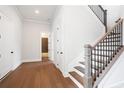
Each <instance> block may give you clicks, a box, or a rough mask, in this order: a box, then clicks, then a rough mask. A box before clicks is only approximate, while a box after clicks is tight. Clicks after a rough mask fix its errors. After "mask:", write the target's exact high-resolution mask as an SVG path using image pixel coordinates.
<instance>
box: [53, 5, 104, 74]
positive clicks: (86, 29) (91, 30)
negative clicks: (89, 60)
mask: <svg viewBox="0 0 124 93" xmlns="http://www.w3.org/2000/svg"><path fill="white" fill-rule="evenodd" d="M58 20H60V21H58ZM58 24H60V25H61V27H62V35H63V36H62V38H63V41H62V42H63V46H62V47H63V48H62V51H63V52H64V54H63V56H64V61H63V62H62V65H61V66H63V67H62V72H63V73H67V72H68V66H69V64H72V62H73V60H74V59H76V58H77V57H78V56H79V55H80V54H83V53H84V49H83V47H84V45H85V44H93V43H94V42H95V41H96V40H98V38H99V37H100V36H101V35H102V34H103V33H104V31H105V30H104V26H103V25H102V23H101V22H100V21H99V19H98V18H97V17H96V16H95V15H94V13H93V12H92V11H91V10H90V9H89V7H88V6H61V7H60V9H59V10H58V11H57V13H56V15H55V18H54V21H53V32H54V33H55V28H56V27H57V25H58ZM54 43H55V42H54ZM54 45H56V44H54ZM54 50H55V49H54ZM54 52H55V55H57V54H56V51H54ZM56 57H57V56H56ZM56 57H55V59H54V60H55V62H56V59H57V58H56ZM82 57H83V56H82Z"/></svg>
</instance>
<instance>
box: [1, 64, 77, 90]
mask: <svg viewBox="0 0 124 93" xmlns="http://www.w3.org/2000/svg"><path fill="white" fill-rule="evenodd" d="M0 87H3V88H74V87H77V86H76V85H75V84H74V83H73V82H72V81H71V80H70V79H69V78H64V77H63V76H62V74H61V72H60V71H59V70H58V69H57V68H56V67H55V65H54V64H52V63H50V62H43V63H42V62H38V63H24V64H22V65H21V66H19V67H18V68H17V69H16V70H15V71H13V72H12V73H11V74H10V75H9V76H8V77H7V78H5V79H4V80H3V81H2V82H1V83H0Z"/></svg>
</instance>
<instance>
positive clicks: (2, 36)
mask: <svg viewBox="0 0 124 93" xmlns="http://www.w3.org/2000/svg"><path fill="white" fill-rule="evenodd" d="M7 20H8V18H7V17H6V16H5V15H4V14H2V13H0V79H1V78H2V77H3V76H5V75H6V74H7V73H8V72H9V71H10V70H11V69H12V62H11V61H12V56H11V53H10V50H9V47H11V46H10V44H9V43H11V42H9V37H8V36H9V29H8V26H9V25H10V24H9V23H8V21H7Z"/></svg>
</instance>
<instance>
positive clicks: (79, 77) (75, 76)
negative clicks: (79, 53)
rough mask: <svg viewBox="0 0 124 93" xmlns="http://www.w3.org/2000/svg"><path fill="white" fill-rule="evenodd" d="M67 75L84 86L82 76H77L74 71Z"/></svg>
mask: <svg viewBox="0 0 124 93" xmlns="http://www.w3.org/2000/svg"><path fill="white" fill-rule="evenodd" d="M69 74H70V75H72V76H73V77H74V78H75V79H76V80H77V81H78V82H80V83H81V84H82V85H84V83H83V77H82V76H80V75H79V74H77V73H76V72H75V71H73V72H69Z"/></svg>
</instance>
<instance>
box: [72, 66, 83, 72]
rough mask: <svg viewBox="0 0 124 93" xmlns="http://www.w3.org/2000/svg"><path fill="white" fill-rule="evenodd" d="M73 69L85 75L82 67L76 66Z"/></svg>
mask: <svg viewBox="0 0 124 93" xmlns="http://www.w3.org/2000/svg"><path fill="white" fill-rule="evenodd" d="M74 68H75V69H77V70H79V71H80V72H81V73H85V69H84V68H83V67H80V66H76V67H74Z"/></svg>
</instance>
